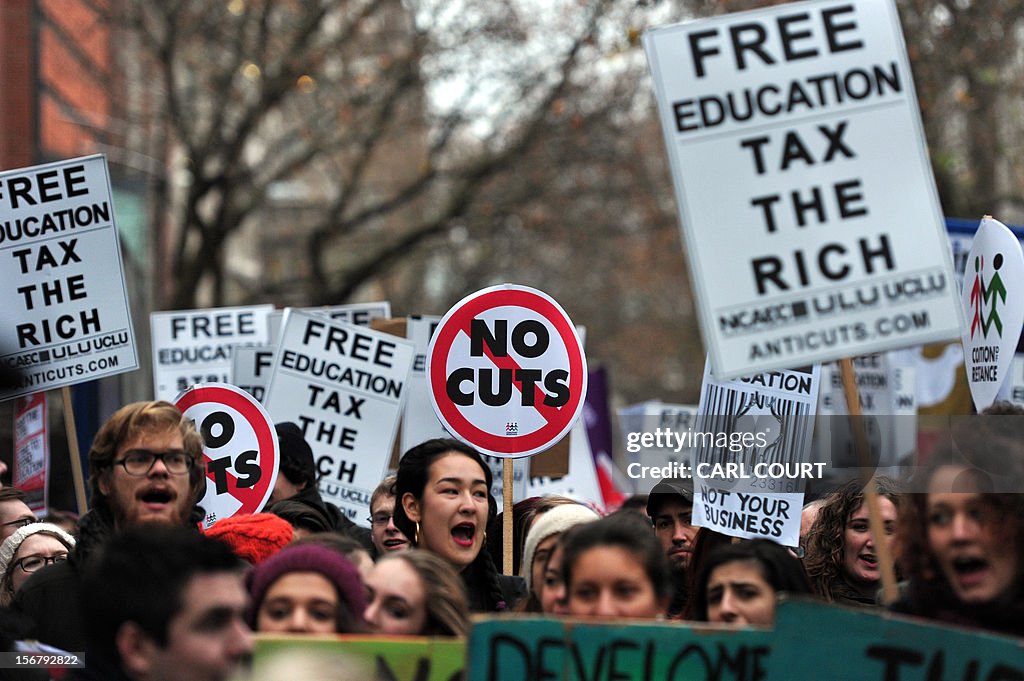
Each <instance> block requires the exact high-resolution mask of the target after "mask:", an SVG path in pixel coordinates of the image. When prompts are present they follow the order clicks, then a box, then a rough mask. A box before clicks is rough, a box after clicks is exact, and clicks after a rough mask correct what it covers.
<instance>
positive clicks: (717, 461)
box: [684, 363, 825, 546]
mask: <svg viewBox="0 0 1024 681" xmlns="http://www.w3.org/2000/svg"><path fill="white" fill-rule="evenodd" d="M819 376H820V367H819V366H818V365H815V366H813V367H810V368H808V369H803V370H794V371H768V372H765V373H760V374H753V375H750V376H744V377H741V378H738V379H736V380H733V381H727V382H723V381H716V380H715V379H714V377H713V376H712V375H711V367H710V363H709V364H708V365H706V366H705V369H704V384H703V387H702V389H701V398H700V407H699V417H698V420H697V429H696V431H693V432H689V433H684V435H689V440H691V441H692V443H693V448H694V457H693V468H692V477H693V478H694V481H695V484H694V499H693V524H694V525H699V526H701V527H710V528H711V529H713V530H717V531H718V532H722V533H724V534H728V535H730V536H733V537H744V538H747V539H751V538H755V537H765V538H768V539H772V540H774V541H776V542H779V543H780V544H785V545H787V546H796V545H797V543H798V541H799V535H800V509H801V507H802V506H803V489H804V484H805V483H806V482H807V481H808V480H812V479H817V478H820V477H821V476H822V473H823V470H824V468H825V466H824V464H821V463H812V462H811V461H810V445H811V432H812V430H813V428H814V419H813V416H814V413H815V410H816V409H817V404H818V384H819ZM684 477H685V475H684Z"/></svg>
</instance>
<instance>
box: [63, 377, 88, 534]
mask: <svg viewBox="0 0 1024 681" xmlns="http://www.w3.org/2000/svg"><path fill="white" fill-rule="evenodd" d="M60 396H61V401H62V402H63V403H64V429H65V432H66V433H67V436H68V455H69V456H70V457H71V479H72V480H73V481H74V485H75V501H76V502H77V503H78V515H79V517H81V516H82V515H84V514H85V512H86V511H88V510H89V502H88V501H86V497H85V477H84V476H83V475H82V458H81V456H79V452H78V429H77V428H76V427H75V409H74V407H73V406H72V404H71V388H69V387H68V386H64V387H63V388H61V389H60Z"/></svg>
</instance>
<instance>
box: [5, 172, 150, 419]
mask: <svg viewBox="0 0 1024 681" xmlns="http://www.w3.org/2000/svg"><path fill="white" fill-rule="evenodd" d="M0 260H2V261H3V263H4V264H3V265H2V266H0V287H2V289H3V291H5V293H6V300H7V303H6V304H5V305H4V306H3V310H2V312H0V322H2V323H0V363H2V364H3V366H4V367H6V368H8V369H9V370H11V371H17V372H20V374H21V376H20V379H19V381H18V385H17V387H15V388H13V389H7V390H0V400H6V399H10V398H12V397H18V396H19V395H27V394H29V393H33V392H39V391H45V390H50V389H52V388H59V387H61V386H66V385H72V384H75V383H82V382H84V381H91V380H94V379H98V378H104V377H107V376H113V375H114V374H119V373H122V372H125V371H132V370H134V369H136V368H138V366H139V362H138V356H137V354H136V349H135V333H134V331H133V329H132V319H131V312H130V309H129V303H128V296H127V294H126V290H125V280H124V268H123V267H122V264H121V247H120V242H119V240H118V233H117V226H116V224H115V221H114V202H113V198H112V195H111V188H110V175H109V173H108V172H107V160H106V157H104V156H100V155H97V156H86V157H83V158H75V159H70V160H67V161H58V162H56V163H47V164H44V165H39V166H33V167H31V168H20V169H18V170H9V171H6V172H3V173H0Z"/></svg>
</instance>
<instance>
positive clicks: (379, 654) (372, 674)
mask: <svg viewBox="0 0 1024 681" xmlns="http://www.w3.org/2000/svg"><path fill="white" fill-rule="evenodd" d="M318 659H319V660H324V661H326V662H332V661H333V663H334V664H333V666H332V667H330V668H329V669H324V671H322V672H321V673H325V674H326V673H335V672H337V671H338V670H339V669H346V670H348V671H352V672H355V670H361V671H362V672H363V675H362V676H360V675H358V674H356V675H355V676H354V677H353V678H366V679H371V678H372V679H379V680H380V681H460V679H462V678H463V676H462V673H463V669H464V668H465V664H466V642H465V641H461V640H459V639H455V638H427V637H422V636H402V637H396V636H387V637H385V636H351V635H345V636H330V637H327V636H312V635H304V636H274V635H269V634H257V635H256V636H255V637H254V641H253V659H252V671H253V673H252V678H256V679H260V678H279V675H277V674H274V675H271V676H269V677H265V676H264V675H263V674H264V673H265V672H267V671H268V669H270V668H271V666H272V665H274V664H275V660H280V661H281V662H282V663H283V664H284V666H283V670H284V672H285V673H286V674H289V675H290V674H295V673H301V672H300V670H301V669H303V668H302V664H304V663H308V662H310V661H315V660H318ZM318 669H319V668H318ZM306 673H309V672H306ZM314 675H315V674H314ZM299 678H309V677H307V676H305V675H302V676H300V677H299ZM317 678H320V677H317Z"/></svg>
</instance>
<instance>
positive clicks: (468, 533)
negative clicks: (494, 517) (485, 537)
mask: <svg viewBox="0 0 1024 681" xmlns="http://www.w3.org/2000/svg"><path fill="white" fill-rule="evenodd" d="M474 536H476V525H474V524H473V523H459V524H458V525H456V526H455V527H453V528H452V540H453V541H454V542H455V543H456V544H458V545H459V546H465V547H469V546H472V545H473V537H474Z"/></svg>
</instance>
